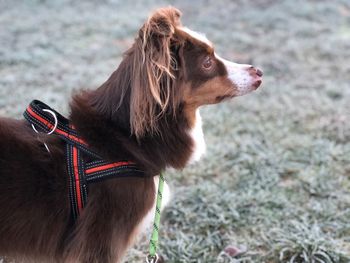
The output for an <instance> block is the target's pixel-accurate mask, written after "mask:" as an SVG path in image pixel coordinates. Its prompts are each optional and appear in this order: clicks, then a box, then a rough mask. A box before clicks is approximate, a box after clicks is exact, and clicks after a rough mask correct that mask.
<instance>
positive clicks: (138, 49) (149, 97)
mask: <svg viewBox="0 0 350 263" xmlns="http://www.w3.org/2000/svg"><path fill="white" fill-rule="evenodd" d="M180 16H181V13H180V11H179V10H177V9H176V8H174V7H167V8H160V9H157V10H156V11H155V12H154V13H153V14H152V15H151V16H150V17H149V18H148V20H147V21H146V22H145V24H144V25H143V26H142V28H141V29H140V31H139V35H138V37H137V38H136V40H135V44H134V46H133V69H132V72H133V75H132V76H131V88H132V90H131V98H130V127H131V132H132V133H133V134H134V135H136V137H137V138H140V137H141V136H142V135H144V134H146V133H150V134H154V133H157V132H158V125H157V121H158V120H159V118H160V117H161V116H163V115H164V114H165V113H166V112H167V111H169V109H172V110H175V103H176V102H175V100H174V99H172V96H173V93H174V89H173V88H172V85H173V84H174V79H175V75H174V72H175V71H176V67H177V65H176V59H175V58H174V55H173V54H172V52H171V45H172V42H173V37H174V33H175V30H176V27H178V26H180V25H181V24H180Z"/></svg>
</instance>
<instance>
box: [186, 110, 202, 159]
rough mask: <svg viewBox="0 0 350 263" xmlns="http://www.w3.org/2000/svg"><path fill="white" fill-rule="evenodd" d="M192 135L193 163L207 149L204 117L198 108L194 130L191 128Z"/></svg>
mask: <svg viewBox="0 0 350 263" xmlns="http://www.w3.org/2000/svg"><path fill="white" fill-rule="evenodd" d="M190 136H191V137H192V140H193V143H194V147H193V153H192V156H191V159H190V161H189V163H193V162H196V161H199V159H200V158H201V157H202V155H203V154H204V153H205V149H206V146H205V141H204V134H203V129H202V117H201V115H200V114H199V110H198V109H197V110H196V119H195V125H194V127H193V128H192V130H190Z"/></svg>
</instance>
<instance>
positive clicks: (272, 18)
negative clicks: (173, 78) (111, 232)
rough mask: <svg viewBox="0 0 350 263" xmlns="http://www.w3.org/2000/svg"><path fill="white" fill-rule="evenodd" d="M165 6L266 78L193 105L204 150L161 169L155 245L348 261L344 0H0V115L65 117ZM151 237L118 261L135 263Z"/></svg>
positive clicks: (248, 258)
mask: <svg viewBox="0 0 350 263" xmlns="http://www.w3.org/2000/svg"><path fill="white" fill-rule="evenodd" d="M167 5H173V6H175V7H177V8H179V9H180V10H181V11H182V12H183V18H182V22H183V24H184V25H186V26H188V27H190V28H192V29H195V30H198V31H200V32H203V33H205V34H206V35H207V37H208V38H209V39H210V40H211V41H212V42H213V43H214V45H215V46H216V52H217V53H218V54H220V55H221V56H222V57H224V58H226V59H229V60H233V61H236V62H239V63H250V64H253V65H255V66H258V67H260V68H261V69H263V71H264V82H263V85H262V87H261V88H259V90H258V91H256V92H254V93H251V94H249V95H247V96H244V97H240V98H236V99H234V100H232V101H230V102H226V103H224V104H220V105H216V106H208V107H204V108H203V109H202V110H201V113H202V117H203V119H204V133H205V138H206V142H207V154H206V156H205V157H204V158H203V159H202V161H200V162H199V163H196V164H194V165H192V166H190V167H188V168H186V169H185V170H183V171H171V170H170V171H168V172H167V175H166V176H167V180H168V183H169V184H170V185H171V188H172V193H173V196H172V201H171V203H170V205H169V206H168V207H167V208H166V209H165V211H164V213H163V218H162V224H161V230H162V231H161V238H160V253H161V254H162V255H163V256H164V257H165V258H166V259H167V262H258V263H261V262H298V263H299V262H327V263H328V262H350V2H349V0H334V1H326V0H313V1H311V0H308V1H302V0H289V1H288V0H281V1H277V0H254V1H253V0H251V1H243V0H236V1H230V0H218V1H202V0H192V1H185V0H174V1H151V0H150V1H118V0H115V1H107V0H106V1H97V0H96V1H66V0H60V1H59V0H50V1H34V0H27V1H19V0H13V1H10V0H7V1H6V0H5V1H4V0H0V115H1V116H7V117H16V118H21V114H22V112H23V111H24V109H25V108H26V106H27V105H28V103H29V102H30V101H31V100H33V99H40V100H42V101H44V102H46V103H48V104H50V105H51V106H52V107H54V108H56V109H57V110H59V111H61V112H63V113H65V114H67V113H68V102H69V100H70V96H71V93H72V92H74V90H78V89H80V88H96V87H98V86H99V85H101V84H102V83H103V82H104V81H105V80H106V79H107V78H108V77H109V75H110V74H111V73H112V72H113V71H114V69H116V67H117V66H118V64H119V62H120V60H121V57H122V54H123V51H125V50H126V49H127V48H128V47H130V45H131V44H132V42H133V39H134V37H135V35H136V33H137V30H138V29H139V27H140V26H141V25H142V23H143V22H144V21H145V19H146V18H147V16H148V15H149V14H150V13H151V12H152V10H154V9H155V8H156V7H162V6H167ZM147 242H148V236H145V237H143V238H141V240H140V242H139V244H138V245H137V246H136V247H134V248H133V249H131V250H130V252H129V254H128V257H127V259H126V262H143V259H144V256H145V253H147V248H148V243H147ZM312 260H313V261H312ZM0 262H2V260H1V259H0Z"/></svg>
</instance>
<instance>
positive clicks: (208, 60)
mask: <svg viewBox="0 0 350 263" xmlns="http://www.w3.org/2000/svg"><path fill="white" fill-rule="evenodd" d="M212 65H213V61H212V59H211V57H206V58H205V59H204V61H203V67H204V68H205V69H210V68H211V66H212Z"/></svg>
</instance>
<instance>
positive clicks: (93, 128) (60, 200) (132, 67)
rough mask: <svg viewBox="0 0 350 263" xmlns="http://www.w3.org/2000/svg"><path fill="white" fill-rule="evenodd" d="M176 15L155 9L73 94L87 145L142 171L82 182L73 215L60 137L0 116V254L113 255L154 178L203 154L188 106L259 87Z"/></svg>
mask: <svg viewBox="0 0 350 263" xmlns="http://www.w3.org/2000/svg"><path fill="white" fill-rule="evenodd" d="M179 19H180V12H179V11H178V10H177V9H175V8H171V7H169V8H163V9H158V10H157V11H156V12H155V13H154V14H153V15H152V16H151V17H150V18H149V19H148V20H147V22H146V23H145V24H144V25H143V27H142V28H141V29H140V31H139V34H138V36H137V37H136V39H135V43H134V44H133V46H132V47H131V48H130V49H129V50H128V51H127V52H126V53H125V56H124V59H123V61H122V62H121V64H120V65H119V67H118V69H117V70H116V71H115V72H114V73H113V74H112V75H111V76H110V78H109V79H108V80H107V81H106V82H105V83H104V84H103V85H102V86H101V87H99V88H98V89H96V90H92V91H90V90H89V91H82V92H81V93H79V94H77V95H75V96H74V97H73V100H72V102H71V105H70V106H71V108H70V109H71V111H70V112H71V114H70V118H69V119H70V121H71V123H72V124H73V125H74V127H75V128H76V129H77V130H78V132H79V134H80V135H81V136H82V138H83V139H84V140H85V141H86V142H88V144H89V145H90V146H91V148H92V149H93V150H94V151H96V152H98V153H99V154H100V155H102V156H103V157H104V158H105V159H107V160H110V161H113V160H120V159H128V160H131V161H134V162H136V163H137V164H138V165H139V166H140V167H142V169H144V171H145V172H146V176H145V177H144V178H136V177H135V178H133V177H128V178H120V179H112V180H106V181H103V182H99V183H96V184H93V185H91V186H90V189H89V198H88V204H87V206H86V208H85V209H84V211H83V213H82V214H81V215H80V217H79V219H78V220H77V222H75V223H74V222H72V220H71V216H70V203H69V198H68V175H67V172H66V163H65V153H64V142H63V141H62V140H60V139H59V138H57V137H56V136H54V135H50V136H48V135H45V134H41V135H38V134H36V133H35V132H34V131H33V129H32V128H31V127H30V125H29V124H28V123H26V121H24V120H13V119H7V118H1V119H0V255H3V256H8V257H11V258H15V259H16V260H17V262H20V261H24V262H30V260H32V261H33V262H84V263H95V262H103V263H110V262H120V261H121V259H122V257H123V255H124V253H125V251H126V249H127V248H128V247H129V246H130V245H131V244H132V241H133V239H134V237H135V236H136V234H137V233H138V232H139V231H140V228H141V225H142V222H143V219H144V218H145V217H146V215H147V213H148V212H149V211H151V210H152V208H153V206H154V202H155V187H156V186H155V183H154V176H155V175H158V174H159V172H160V171H162V170H164V169H165V168H166V167H174V168H176V169H181V168H183V167H184V166H185V165H186V164H187V163H188V162H189V161H190V160H191V159H198V157H199V156H200V154H201V153H202V152H203V150H204V145H203V143H204V141H203V139H202V138H201V136H202V130H201V125H200V123H199V121H200V119H199V118H200V116H199V113H198V107H199V106H202V105H205V104H214V103H218V102H220V101H222V100H224V99H226V98H231V97H235V96H239V95H243V94H245V93H248V92H250V91H252V90H255V89H256V88H257V87H258V86H259V85H260V83H261V78H260V77H261V75H262V73H261V71H259V70H257V69H255V68H253V67H251V66H249V65H239V64H235V63H233V62H228V61H226V60H224V59H222V58H220V57H218V56H217V55H216V54H215V53H214V49H213V46H212V44H211V43H210V42H209V41H208V40H207V39H206V38H205V37H204V36H202V35H200V34H198V33H195V32H193V31H191V30H189V29H187V28H185V27H183V26H182V25H181V23H180V20H179ZM198 136H199V138H197V137H198ZM44 142H45V143H46V144H47V145H48V147H49V149H50V152H48V151H46V149H45V147H44V144H43V143H44ZM197 150H198V151H199V152H197V153H196V151H197Z"/></svg>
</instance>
